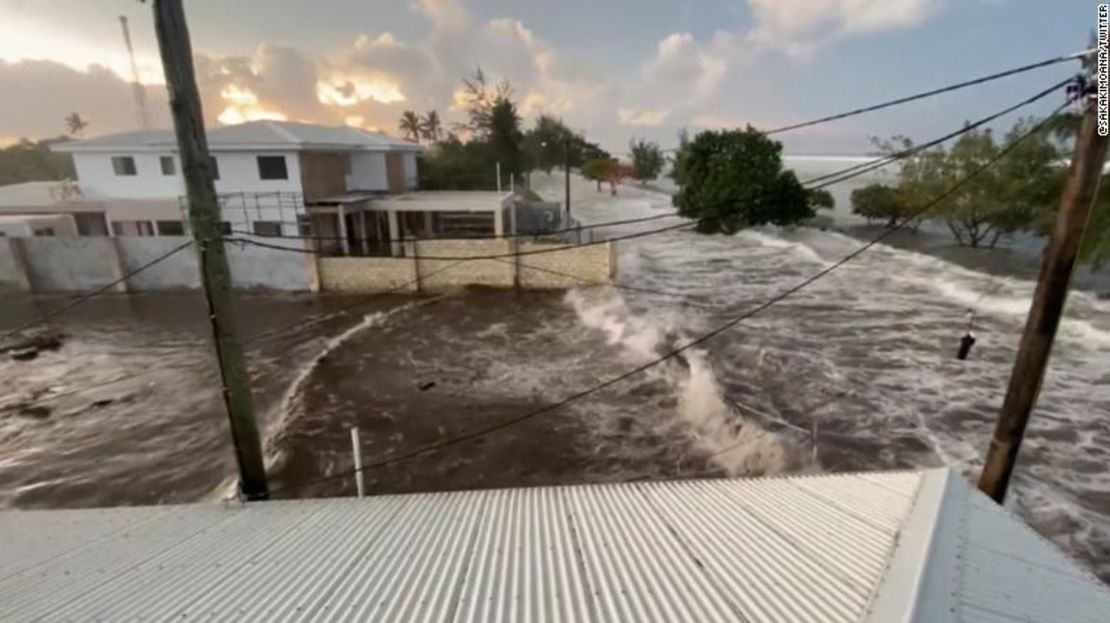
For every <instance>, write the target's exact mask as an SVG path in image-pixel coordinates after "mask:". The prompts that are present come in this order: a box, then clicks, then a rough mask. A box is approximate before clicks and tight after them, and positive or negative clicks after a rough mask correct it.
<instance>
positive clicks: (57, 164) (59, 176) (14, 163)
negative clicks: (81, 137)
mask: <svg viewBox="0 0 1110 623" xmlns="http://www.w3.org/2000/svg"><path fill="white" fill-rule="evenodd" d="M66 140H69V139H68V138H66V137H59V138H56V139H51V140H43V141H38V142H34V141H29V140H27V139H23V140H21V141H19V142H18V143H15V144H14V145H9V146H8V147H5V148H3V149H0V186H2V185H5V184H18V183H20V182H35V181H46V180H63V179H67V178H68V179H72V178H73V177H74V176H75V175H76V174H75V173H74V170H73V159H72V158H70V156H69V154H58V153H54V152H52V151H50V145H53V144H55V143H58V142H62V141H66Z"/></svg>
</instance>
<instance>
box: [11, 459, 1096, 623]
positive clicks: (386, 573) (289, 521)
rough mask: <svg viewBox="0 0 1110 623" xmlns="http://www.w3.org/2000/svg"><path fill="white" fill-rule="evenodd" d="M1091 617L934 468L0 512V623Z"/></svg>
mask: <svg viewBox="0 0 1110 623" xmlns="http://www.w3.org/2000/svg"><path fill="white" fill-rule="evenodd" d="M1003 563H1007V564H1003ZM1014 593H1018V594H1017V595H1014ZM1108 600H1110V593H1107V591H1106V590H1105V589H1104V588H1103V587H1102V586H1101V585H1100V584H1098V583H1097V581H1094V580H1093V578H1091V576H1089V575H1088V574H1086V573H1085V572H1083V571H1080V570H1079V569H1077V568H1076V567H1075V566H1074V565H1073V564H1072V563H1071V562H1070V561H1068V560H1067V559H1066V558H1065V557H1064V556H1063V555H1062V554H1060V553H1059V552H1058V551H1056V550H1055V549H1054V548H1052V547H1051V546H1050V545H1048V544H1047V543H1046V542H1044V541H1043V540H1041V539H1040V538H1039V537H1037V536H1036V535H1034V534H1033V533H1032V532H1031V531H1029V530H1028V529H1027V528H1025V527H1024V526H1022V525H1020V523H1019V522H1017V521H1016V520H1015V519H1014V518H1013V517H1012V516H1010V515H1009V514H1008V513H1006V512H1005V511H1002V510H1000V509H997V508H995V507H993V506H992V505H991V504H990V503H989V501H985V498H983V497H982V496H980V495H979V494H978V493H977V492H974V491H972V490H971V489H970V488H969V487H968V486H967V485H966V483H963V482H962V480H961V479H960V478H959V477H958V476H950V475H949V473H948V472H947V471H945V470H935V471H929V472H920V473H910V472H904V473H882V474H857V475H844V476H810V477H793V478H772V479H758V480H702V481H676V482H656V483H628V484H613V485H587V486H573V487H541V488H532V489H504V490H494V491H467V492H452V493H429V494H414V495H403V496H381V497H373V498H368V499H363V500H359V499H353V498H344V499H329V500H292V501H275V502H260V503H252V504H249V505H246V506H239V505H216V504H197V505H187V506H163V507H146V508H122V509H103V510H68V511H26V512H21V511H8V512H2V513H0V620H3V621H31V620H47V621H66V620H81V621H85V620H105V621H119V620H125V619H126V620H131V619H135V618H141V619H152V620H167V619H171V618H172V619H177V620H194V619H206V620H207V619H219V620H237V621H239V620H265V621H308V620H343V621H481V622H487V621H538V622H554V621H668V622H670V621H790V622H794V621H859V620H863V619H864V618H866V617H870V620H883V621H895V620H922V621H940V620H944V621H949V620H996V619H997V620H1010V619H1007V618H1006V617H1016V618H1017V620H1023V621H1071V620H1076V621H1095V620H1103V619H1096V618H1094V617H1095V616H1097V614H1093V613H1098V612H1102V613H1105V612H1107V611H1110V610H1107V609H1106V608H1110V603H1108ZM1100 608H1101V610H1100ZM957 615H958V616H957ZM960 617H962V618H960ZM992 617H993V618H992ZM1084 617H1087V618H1084Z"/></svg>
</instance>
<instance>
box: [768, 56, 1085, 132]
mask: <svg viewBox="0 0 1110 623" xmlns="http://www.w3.org/2000/svg"><path fill="white" fill-rule="evenodd" d="M1092 52H1094V50H1084V51H1082V52H1076V53H1074V54H1067V55H1065V56H1057V57H1055V58H1050V59H1046V60H1043V61H1040V62H1037V63H1031V64H1029V65H1022V66H1021V67H1015V68H1013V69H1007V70H1006V71H1000V72H998V73H993V74H988V75H986V76H981V77H979V78H974V79H972V80H965V81H964V82H957V83H956V84H951V85H948V86H945V87H940V88H938V89H932V90H930V91H925V92H922V93H917V94H915V95H909V96H906V97H900V98H898V99H893V100H890V101H886V102H883V103H881V104H874V105H871V106H865V107H863V108H856V109H854V110H849V111H846V112H842V113H838V114H835V115H829V116H827V117H821V118H818V119H813V120H810V121H803V122H801V123H795V124H791V125H787V126H783V127H781V128H775V129H773V130H768V131H766V132H764V134H768V135H770V134H778V133H780V132H789V131H791V130H798V129H800V128H808V127H810V126H815V125H818V124H821V123H827V122H829V121H837V120H840V119H846V118H848V117H854V116H856V115H862V114H864V113H868V112H874V111H876V110H882V109H884V108H890V107H891V106H897V105H899V104H906V103H908V102H912V101H915V100H919V99H924V98H927V97H933V96H934V95H940V94H942V93H948V92H950V91H956V90H959V89H963V88H966V87H970V86H975V85H978V84H984V83H986V82H991V81H993V80H998V79H1000V78H1006V77H1008V76H1013V75H1017V74H1020V73H1024V72H1027V71H1031V70H1034V69H1040V68H1041V67H1048V66H1049V65H1055V64H1057V63H1064V62H1067V61H1074V60H1077V59H1080V58H1083V57H1085V56H1088V55H1090V54H1091V53H1092Z"/></svg>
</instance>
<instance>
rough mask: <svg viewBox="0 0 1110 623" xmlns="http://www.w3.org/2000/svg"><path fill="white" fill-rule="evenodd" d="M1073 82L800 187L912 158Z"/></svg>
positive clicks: (827, 183) (828, 182)
mask: <svg viewBox="0 0 1110 623" xmlns="http://www.w3.org/2000/svg"><path fill="white" fill-rule="evenodd" d="M1074 81H1075V79H1074V78H1068V79H1067V80H1061V81H1060V82H1057V83H1056V84H1054V85H1052V86H1051V87H1049V88H1047V89H1045V90H1043V91H1041V92H1040V93H1037V94H1036V95H1033V96H1030V97H1028V98H1026V99H1024V100H1022V101H1020V102H1018V103H1016V104H1013V105H1011V106H1007V107H1006V108H1004V109H1002V110H1000V111H998V112H996V113H994V114H991V115H988V116H986V117H983V118H982V119H979V120H978V121H975V122H974V123H969V124H965V125H964V126H963V127H962V128H960V129H958V130H956V131H954V132H949V133H948V134H945V135H944V136H941V137H939V138H935V139H933V140H931V141H929V142H927V143H922V144H920V145H915V146H913V147H910V148H907V149H904V150H901V151H897V152H894V153H892V154H888V155H886V156H882V157H879V158H876V159H874V160H870V161H868V162H863V163H860V164H856V165H853V166H850V167H847V168H844V169H841V170H839V171H834V172H832V173H826V174H824V175H819V176H817V177H815V178H813V179H809V180H806V181H804V182H802V185H803V186H810V185H811V184H815V183H817V182H821V184H819V185H817V186H813V187H811V188H809V190H817V189H820V188H826V187H828V186H832V185H833V184H838V183H840V182H845V181H848V180H850V179H852V178H855V177H858V176H860V175H864V174H865V173H870V172H871V171H874V170H876V169H879V168H882V167H884V166H886V165H888V164H890V163H893V162H895V161H898V160H902V159H904V158H908V157H910V156H913V155H915V154H917V153H920V152H922V151H924V150H926V149H929V148H931V147H935V146H937V145H940V144H941V143H944V142H946V141H948V140H950V139H953V138H955V137H957V136H960V135H962V134H966V133H968V132H971V131H972V130H975V129H977V128H979V127H982V126H984V125H986V124H988V123H990V122H992V121H995V120H996V119H998V118H1000V117H1003V116H1005V115H1008V114H1010V113H1012V112H1014V111H1015V110H1018V109H1019V108H1022V107H1024V106H1028V105H1029V104H1032V103H1034V102H1036V101H1039V100H1041V99H1043V98H1045V97H1047V96H1048V95H1051V94H1052V93H1054V92H1055V91H1058V90H1060V89H1061V88H1063V87H1064V86H1066V85H1068V84H1070V83H1072V82H1074Z"/></svg>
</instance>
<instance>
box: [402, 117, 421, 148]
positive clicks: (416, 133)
mask: <svg viewBox="0 0 1110 623" xmlns="http://www.w3.org/2000/svg"><path fill="white" fill-rule="evenodd" d="M397 127H398V129H400V130H401V136H403V137H404V138H406V139H408V140H410V141H413V142H417V143H418V142H420V117H418V116H417V115H416V113H414V112H413V111H411V110H406V111H405V112H403V113H401V121H400V122H399V123H398V124H397Z"/></svg>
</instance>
